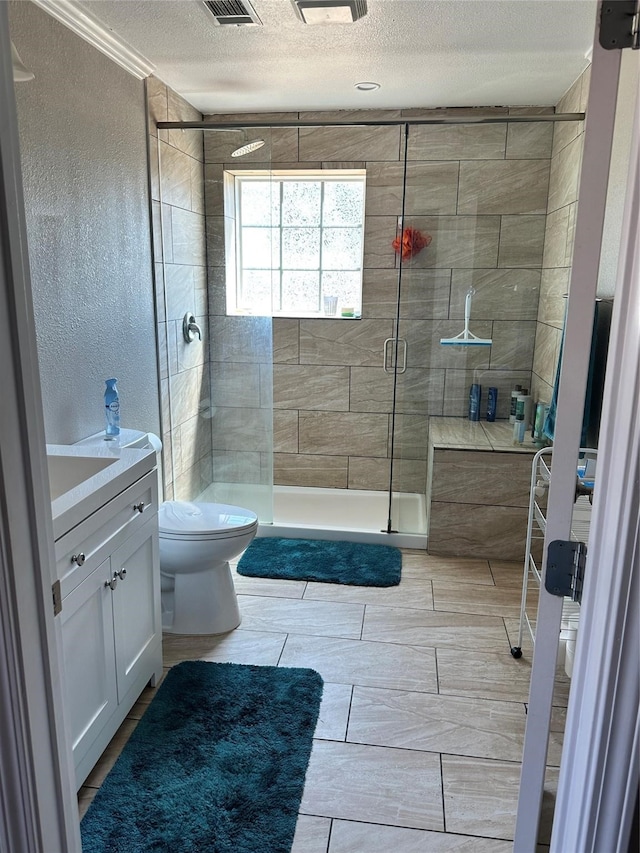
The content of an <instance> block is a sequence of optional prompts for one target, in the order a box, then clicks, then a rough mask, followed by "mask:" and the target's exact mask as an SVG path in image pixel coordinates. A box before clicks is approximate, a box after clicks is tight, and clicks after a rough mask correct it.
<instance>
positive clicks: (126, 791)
mask: <svg viewBox="0 0 640 853" xmlns="http://www.w3.org/2000/svg"><path fill="white" fill-rule="evenodd" d="M321 695H322V679H321V677H320V676H319V675H318V673H317V672H315V671H314V670H311V669H292V668H284V667H283V668H279V667H271V666H242V665H240V664H232V663H210V662H207V661H186V662H184V663H180V664H178V665H177V666H174V667H173V668H172V669H171V670H170V671H169V673H168V674H167V677H166V679H165V680H164V682H163V683H162V684H161V686H160V688H159V689H158V692H157V693H156V695H155V696H154V698H153V700H152V702H151V704H150V706H149V708H148V709H147V712H146V713H145V714H144V716H143V718H142V720H141V721H140V722H139V723H138V725H137V727H136V728H135V730H134V732H133V734H132V735H131V737H130V739H129V741H128V742H127V744H126V746H125V747H124V750H123V751H122V753H121V755H120V757H119V758H118V760H117V762H116V764H115V765H114V767H113V769H112V770H111V772H110V773H109V775H108V776H107V778H106V779H105V781H104V783H103V784H102V786H101V787H100V790H99V791H98V793H97V794H96V796H95V799H94V800H93V802H92V804H91V805H90V807H89V809H88V811H87V813H86V815H85V816H84V818H83V819H82V822H81V824H80V829H81V834H82V849H83V851H84V853H151V851H154V853H155V851H158V853H160V851H162V853H165V851H166V853H169V851H171V853H266V851H268V852H269V853H289V851H290V850H291V844H292V841H293V836H294V832H295V826H296V820H297V815H298V808H299V806H300V800H301V798H302V790H303V787H304V778H305V773H306V769H307V764H308V762H309V756H310V754H311V744H312V738H313V732H314V729H315V725H316V721H317V718H318V710H319V707H320V698H321Z"/></svg>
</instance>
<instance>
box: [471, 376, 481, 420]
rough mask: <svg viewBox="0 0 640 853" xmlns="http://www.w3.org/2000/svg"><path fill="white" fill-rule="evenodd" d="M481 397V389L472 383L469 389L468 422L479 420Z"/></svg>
mask: <svg viewBox="0 0 640 853" xmlns="http://www.w3.org/2000/svg"><path fill="white" fill-rule="evenodd" d="M481 397H482V387H481V386H480V385H478V384H477V383H475V382H474V383H473V385H472V386H471V388H470V389H469V420H470V421H479V420H480V398H481Z"/></svg>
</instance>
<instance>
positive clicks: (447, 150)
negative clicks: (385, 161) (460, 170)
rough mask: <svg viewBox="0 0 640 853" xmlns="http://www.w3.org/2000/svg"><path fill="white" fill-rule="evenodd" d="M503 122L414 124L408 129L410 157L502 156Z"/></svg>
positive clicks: (475, 157)
mask: <svg viewBox="0 0 640 853" xmlns="http://www.w3.org/2000/svg"><path fill="white" fill-rule="evenodd" d="M506 138H507V125H506V124H476V125H474V124H468V125H450V124H449V125H417V126H415V127H411V128H410V131H409V145H408V151H407V157H408V159H409V160H489V159H503V158H504V154H505V145H506Z"/></svg>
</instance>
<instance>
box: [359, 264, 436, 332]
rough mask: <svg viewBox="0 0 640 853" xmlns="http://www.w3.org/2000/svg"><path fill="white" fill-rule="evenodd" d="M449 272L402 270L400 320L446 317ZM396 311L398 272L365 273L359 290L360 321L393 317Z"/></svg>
mask: <svg viewBox="0 0 640 853" xmlns="http://www.w3.org/2000/svg"><path fill="white" fill-rule="evenodd" d="M450 282H451V270H448V269H443V270H416V269H411V268H409V269H407V268H404V269H403V271H402V281H401V293H400V316H401V317H410V318H412V319H414V320H421V319H425V320H427V319H432V318H433V319H438V318H441V319H444V318H446V317H447V316H448V306H449V290H450ZM397 307H398V270H397V269H389V270H375V269H365V270H364V277H363V287H362V316H363V318H364V319H370V318H374V317H375V318H378V317H380V318H383V317H395V316H396V311H397Z"/></svg>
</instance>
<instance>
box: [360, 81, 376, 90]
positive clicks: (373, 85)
mask: <svg viewBox="0 0 640 853" xmlns="http://www.w3.org/2000/svg"><path fill="white" fill-rule="evenodd" d="M379 88H380V83H369V82H364V83H356V89H360V91H361V92H375V90H376V89H379Z"/></svg>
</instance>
